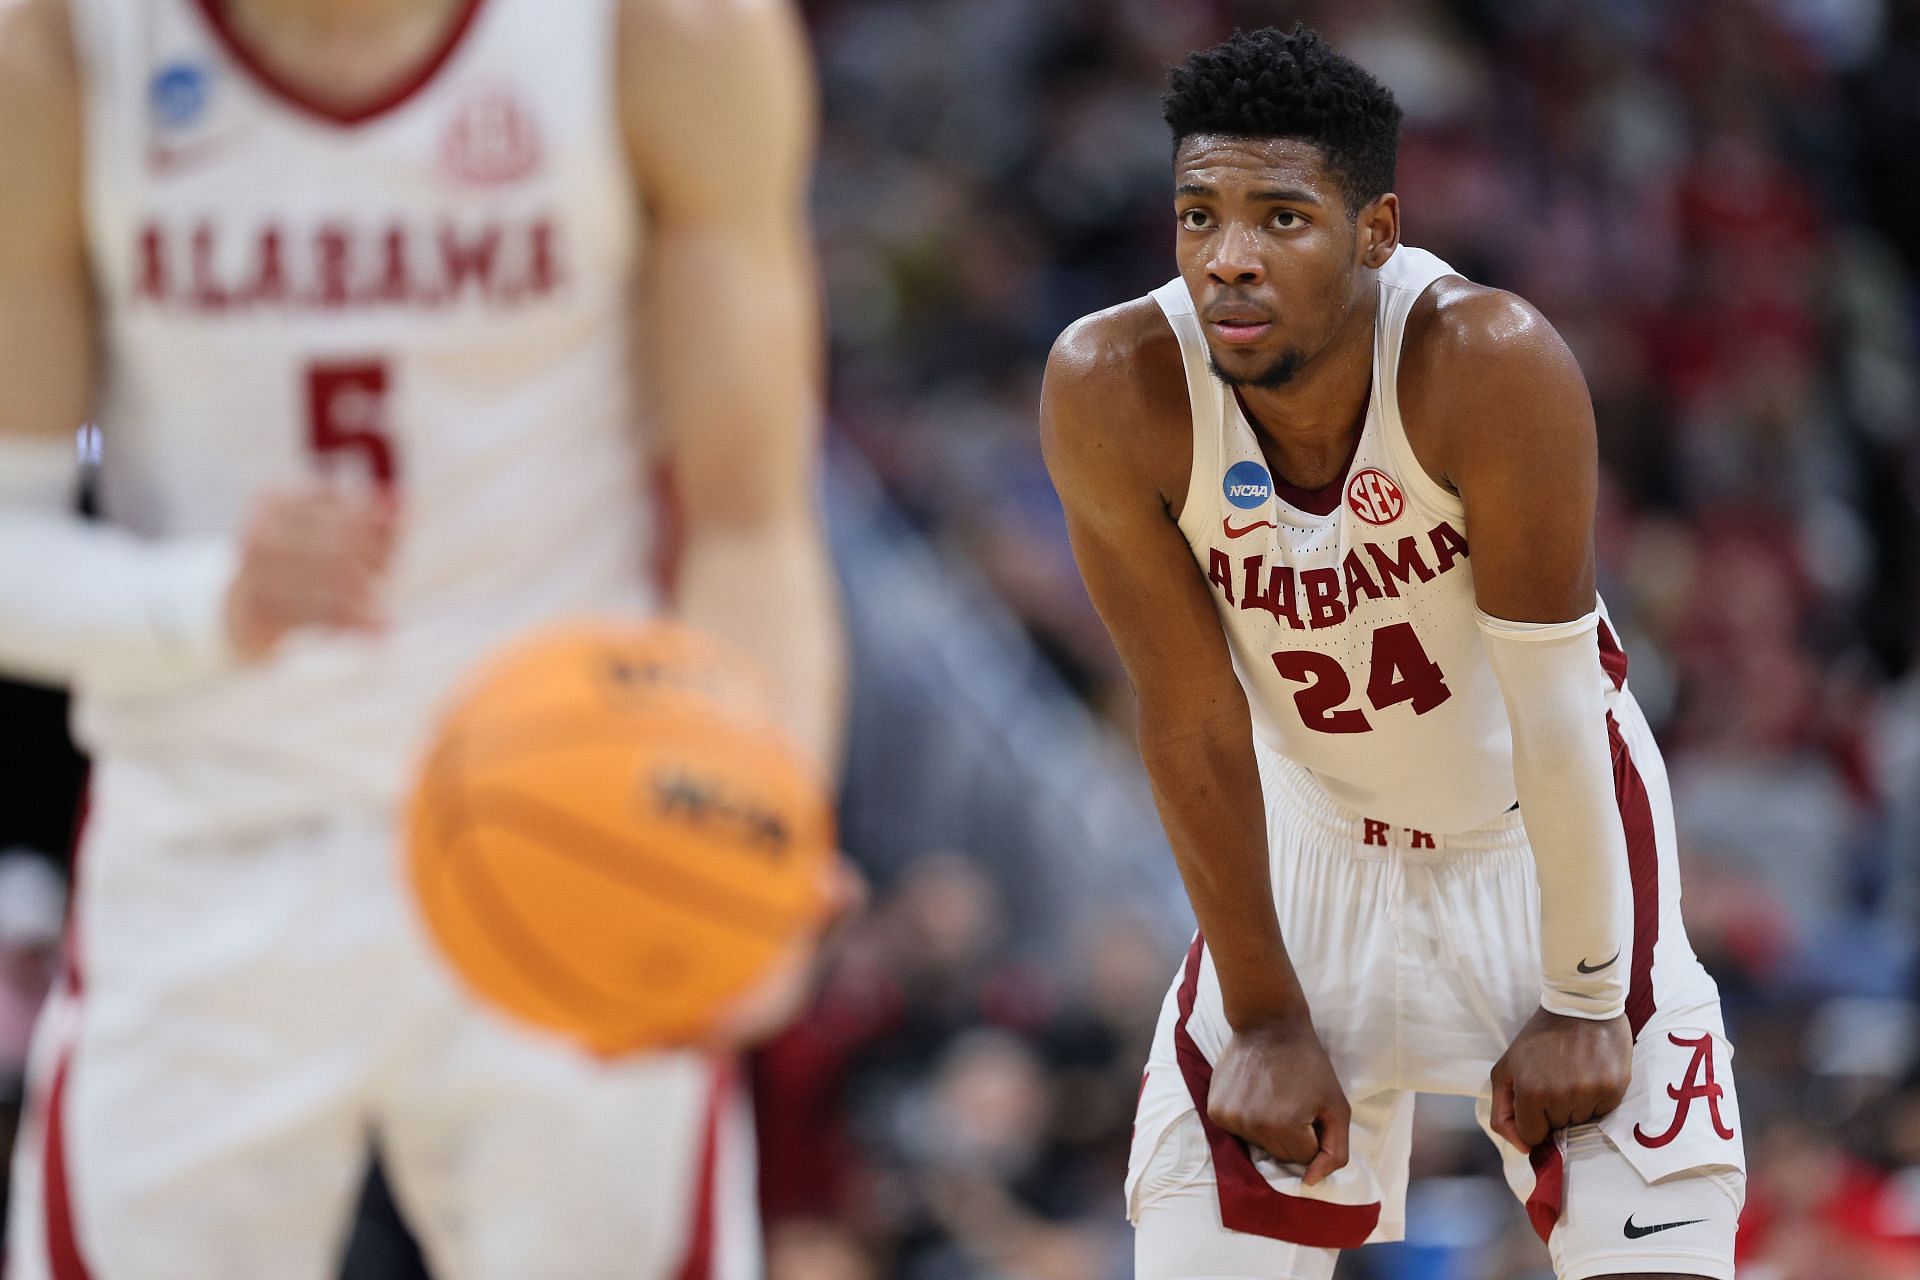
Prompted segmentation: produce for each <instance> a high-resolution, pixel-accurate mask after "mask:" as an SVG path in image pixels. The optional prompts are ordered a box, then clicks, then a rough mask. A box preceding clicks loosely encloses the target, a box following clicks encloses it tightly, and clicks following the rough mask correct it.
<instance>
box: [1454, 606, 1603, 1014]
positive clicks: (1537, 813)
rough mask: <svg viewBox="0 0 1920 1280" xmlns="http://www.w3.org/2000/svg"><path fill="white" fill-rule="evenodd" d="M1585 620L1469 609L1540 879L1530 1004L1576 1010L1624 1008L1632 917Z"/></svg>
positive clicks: (1596, 659) (1592, 627)
mask: <svg viewBox="0 0 1920 1280" xmlns="http://www.w3.org/2000/svg"><path fill="white" fill-rule="evenodd" d="M1597 623H1598V614H1588V615H1587V616H1586V617H1584V618H1580V619H1577V620H1575V621H1572V622H1566V623H1557V624H1550V625H1542V624H1530V623H1510V622H1503V621H1501V620H1499V619H1495V618H1490V617H1488V616H1487V615H1485V614H1482V615H1481V630H1482V633H1483V635H1484V636H1485V640H1486V649H1487V657H1488V660H1489V661H1490V662H1491V663H1492V666H1493V671H1494V675H1495V677H1496V678H1497V679H1498V680H1499V682H1500V690H1501V694H1502V696H1503V698H1504V700H1505V702H1506V707H1507V718H1508V720H1509V721H1510V722H1511V724H1512V728H1513V774H1514V787H1515V790H1516V792H1517V793H1518V796H1519V800H1520V815H1521V819H1522V821H1523V822H1524V823H1525V824H1526V829H1527V838H1528V842H1529V843H1530V844H1531V845H1532V846H1533V854H1534V862H1535V866H1536V869H1537V875H1538V878H1539V883H1540V961H1541V1005H1542V1007H1544V1008H1546V1009H1547V1010H1548V1011H1549V1012H1552V1013H1560V1014H1567V1015H1570V1016H1574V1017H1581V1018H1613V1017H1618V1016H1619V1015H1620V1013H1621V1012H1622V1010H1623V1009H1624V1008H1625V1005H1626V994H1627V983H1628V969H1629V968H1630V967H1631V959H1630V957H1629V955H1628V952H1629V949H1630V947H1629V944H1630V942H1631V934H1632V929H1633V904H1632V885H1631V882H1630V879H1629V876H1628V871H1627V856H1626V836H1625V832H1624V830H1623V828H1622V826H1621V822H1620V813H1619V807H1618V804H1617V802H1616V800H1615V798H1614V790H1613V759H1612V751H1611V747H1610V745H1609V740H1608V733H1607V721H1606V703H1605V697H1604V689H1603V687H1602V685H1603V681H1604V680H1605V676H1604V674H1603V671H1602V668H1601V666H1600V654H1599V648H1598V644H1597V639H1596V629H1597Z"/></svg>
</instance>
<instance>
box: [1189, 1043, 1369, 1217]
mask: <svg viewBox="0 0 1920 1280" xmlns="http://www.w3.org/2000/svg"><path fill="white" fill-rule="evenodd" d="M1207 1114H1208V1115H1209V1116H1211V1117H1212V1119H1213V1122H1214V1123H1215V1124H1217V1125H1219V1126H1220V1127H1221V1128H1222V1129H1225V1130H1226V1131H1227V1132H1228V1133H1231V1134H1234V1135H1236V1136H1238V1137H1241V1138H1244V1139H1246V1141H1248V1142H1249V1143H1251V1144H1253V1145H1254V1146H1256V1147H1259V1148H1260V1149H1261V1150H1263V1151H1265V1152H1266V1153H1267V1154H1269V1155H1271V1156H1274V1157H1275V1158H1277V1159H1280V1160H1284V1161H1286V1162H1287V1163H1289V1164H1303V1165H1305V1166H1307V1172H1306V1177H1305V1179H1304V1181H1305V1182H1306V1184H1307V1185H1308V1186H1313V1185H1314V1184H1315V1183H1317V1182H1319V1181H1320V1180H1321V1179H1323V1178H1325V1177H1327V1176H1328V1175H1329V1174H1331V1173H1333V1172H1334V1171H1335V1170H1336V1169H1339V1168H1342V1167H1344V1166H1345V1165H1346V1163H1347V1126H1348V1124H1349V1122H1350V1121H1351V1120H1352V1119H1353V1110H1352V1108H1351V1107H1350V1106H1348V1105H1347V1095H1346V1092H1345V1091H1344V1090H1343V1089H1341V1087H1340V1081H1339V1078H1338V1077H1336V1076H1335V1075H1334V1073H1333V1063H1332V1062H1331V1061H1330V1060H1329V1059H1328V1057H1327V1051H1326V1049H1325V1048H1323V1047H1322V1046H1321V1044H1320V1037H1319V1036H1317V1035H1315V1034H1314V1030H1313V1023H1312V1022H1311V1021H1310V1020H1309V1019H1308V1018H1306V1017H1304V1016H1303V1017H1299V1018H1289V1019H1283V1020H1277V1021H1274V1022H1265V1023H1261V1024H1260V1025H1258V1026H1256V1027H1253V1028H1250V1029H1248V1030H1246V1031H1236V1032H1234V1033H1233V1038H1232V1039H1231V1040H1229V1041H1227V1047H1226V1050H1225V1051H1224V1052H1223V1053H1221V1055H1220V1060H1219V1061H1218V1062H1216V1063H1214V1064H1213V1085H1212V1088H1211V1089H1210V1090H1209V1091H1208V1093H1207Z"/></svg>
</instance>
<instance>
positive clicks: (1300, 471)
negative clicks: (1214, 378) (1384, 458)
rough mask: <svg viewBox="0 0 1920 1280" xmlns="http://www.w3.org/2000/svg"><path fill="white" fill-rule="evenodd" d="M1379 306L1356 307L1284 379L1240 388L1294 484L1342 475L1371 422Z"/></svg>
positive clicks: (1272, 456)
mask: <svg viewBox="0 0 1920 1280" xmlns="http://www.w3.org/2000/svg"><path fill="white" fill-rule="evenodd" d="M1376 310H1377V308H1376V307H1374V306H1370V305H1369V306H1357V307H1355V308H1354V309H1353V311H1352V312H1351V313H1350V314H1349V315H1348V316H1347V318H1346V320H1345V321H1344V322H1343V323H1342V324H1341V326H1340V329H1339V330H1338V332H1336V333H1335V335H1334V337H1333V339H1332V340H1331V341H1330V342H1328V343H1327V345H1326V346H1325V347H1323V348H1322V349H1321V350H1319V351H1318V352H1316V353H1315V354H1314V356H1313V358H1312V359H1311V360H1309V361H1307V363H1306V364H1304V365H1302V366H1301V368H1300V371H1299V372H1298V373H1296V374H1295V375H1294V376H1293V378H1292V379H1290V380H1289V381H1288V382H1287V383H1286V384H1285V385H1283V386H1278V387H1240V388H1237V389H1236V390H1237V393H1238V395H1239V397H1240V406H1241V408H1242V410H1244V411H1245V413H1246V416H1247V420H1248V422H1249V423H1250V424H1251V425H1252V427H1253V429H1254V434H1255V435H1257V436H1259V437H1260V442H1261V445H1262V448H1263V450H1264V451H1265V452H1266V454H1267V457H1268V460H1269V461H1270V462H1272V463H1273V464H1274V465H1275V467H1276V469H1277V470H1279V471H1280V473H1281V474H1282V476H1283V477H1284V478H1285V479H1286V480H1287V481H1288V482H1289V483H1292V484H1295V485H1299V486H1300V487H1302V488H1307V489H1315V488H1319V487H1321V486H1322V485H1325V484H1330V483H1332V482H1333V481H1334V480H1337V479H1338V478H1339V475H1338V472H1339V470H1340V468H1341V467H1343V466H1344V465H1345V464H1346V460H1347V459H1348V458H1349V457H1351V456H1352V453H1353V443H1354V441H1355V439H1356V438H1358V436H1359V434H1360V432H1361V430H1362V429H1363V428H1364V427H1365V426H1366V421H1367V404H1368V401H1369V400H1370V399H1371V398H1372V396H1373V327H1374V312H1375V311H1376Z"/></svg>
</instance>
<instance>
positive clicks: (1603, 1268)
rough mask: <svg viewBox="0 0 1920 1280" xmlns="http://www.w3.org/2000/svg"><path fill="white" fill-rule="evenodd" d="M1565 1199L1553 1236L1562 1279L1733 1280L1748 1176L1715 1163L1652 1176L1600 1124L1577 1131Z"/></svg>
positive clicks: (1570, 1142) (1568, 1145) (1568, 1146)
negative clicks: (1689, 1279) (1694, 1279)
mask: <svg viewBox="0 0 1920 1280" xmlns="http://www.w3.org/2000/svg"><path fill="white" fill-rule="evenodd" d="M1564 1148H1565V1153H1566V1200H1565V1204H1564V1206H1563V1208H1562V1210H1561V1214H1560V1218H1559V1221H1558V1222H1556V1223H1555V1224H1554V1226H1553V1230H1552V1233H1551V1234H1550V1235H1549V1236H1548V1238H1547V1249H1548V1251H1549V1252H1550V1253H1551V1254H1552V1255H1553V1264H1554V1270H1555V1274H1556V1275H1558V1276H1560V1277H1561V1278H1562V1280H1599V1278H1600V1277H1605V1276H1619V1275H1632V1276H1639V1275H1658V1276H1667V1275H1674V1276H1702V1277H1706V1278H1707V1280H1733V1274H1734V1271H1733V1245H1734V1234H1735V1232H1736V1231H1737V1230H1738V1228H1739V1220H1740V1208H1741V1205H1742V1204H1743V1202H1744V1200H1745V1182H1746V1179H1745V1175H1743V1174H1742V1173H1741V1172H1740V1171H1739V1170H1738V1169H1736V1168H1732V1167H1730V1166H1724V1165H1723V1166H1709V1167H1704V1168H1700V1169H1694V1170H1690V1171H1687V1172H1684V1173H1677V1174H1674V1175H1672V1176H1671V1177H1667V1178H1663V1179H1661V1180H1660V1181H1658V1182H1649V1181H1647V1179H1646V1177H1645V1176H1644V1175H1643V1174H1642V1173H1641V1172H1640V1170H1638V1169H1636V1168H1635V1167H1634V1166H1633V1165H1632V1164H1631V1163H1630V1162H1629V1161H1628V1160H1627V1159H1626V1157H1624V1156H1623V1155H1621V1154H1620V1151H1619V1149H1618V1148H1616V1147H1615V1146H1614V1145H1613V1144H1612V1142H1611V1141H1609V1140H1608V1139H1607V1138H1606V1137H1605V1136H1604V1135H1603V1134H1601V1132H1600V1131H1599V1129H1598V1127H1597V1126H1593V1125H1582V1126H1579V1127H1578V1128H1575V1129H1573V1130H1570V1131H1569V1133H1568V1135H1567V1139H1566V1141H1565V1143H1564Z"/></svg>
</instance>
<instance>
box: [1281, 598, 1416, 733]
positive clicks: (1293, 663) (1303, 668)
mask: <svg viewBox="0 0 1920 1280" xmlns="http://www.w3.org/2000/svg"><path fill="white" fill-rule="evenodd" d="M1367 665H1368V673H1367V701H1368V702H1370V703H1372V704H1373V709H1374V710H1375V711H1385V710H1386V709H1387V708H1388V707H1391V706H1395V705H1397V704H1399V703H1402V702H1410V703H1412V704H1413V713H1414V714H1415V715H1417V716H1423V715H1425V714H1427V712H1429V711H1431V710H1433V709H1434V708H1435V707H1437V706H1439V705H1440V704H1441V703H1443V702H1445V701H1446V700H1447V699H1448V698H1451V697H1452V696H1453V690H1451V689H1449V688H1447V678H1446V675H1445V673H1443V672H1442V671H1441V670H1440V665H1439V664H1438V663H1436V662H1435V661H1434V660H1433V659H1432V658H1429V657H1428V656H1427V651H1426V650H1425V649H1423V648H1421V647H1420V637H1419V636H1417V635H1415V634H1414V632H1413V627H1412V625H1411V624H1409V623H1405V622H1396V623H1394V624H1393V625H1392V626H1386V627H1381V628H1380V629H1379V630H1377V631H1375V632H1374V633H1373V654H1372V657H1371V658H1370V659H1369V661H1368V664H1367ZM1273 668H1274V670H1276V671H1278V672H1279V673H1280V674H1281V675H1282V676H1283V677H1285V678H1286V679H1288V680H1292V681H1295V682H1297V683H1299V684H1303V685H1305V686H1306V688H1304V689H1302V690H1300V691H1299V692H1298V693H1296V694H1294V695H1293V703H1294V705H1295V706H1296V707H1298V708H1299V709H1300V719H1301V721H1302V722H1303V723H1305V724H1306V726H1307V728H1309V729H1317V730H1318V731H1320V732H1321V733H1365V732H1367V730H1369V729H1371V728H1373V724H1372V723H1371V722H1370V721H1369V720H1368V719H1367V713H1366V712H1365V711H1362V710H1361V709H1360V708H1359V707H1349V706H1346V705H1344V704H1345V703H1346V701H1347V700H1348V699H1349V698H1351V697H1352V696H1353V682H1352V681H1351V680H1349V679H1347V669H1346V668H1345V667H1343V666H1341V665H1340V663H1339V661H1338V660H1337V659H1335V658H1333V657H1331V656H1329V655H1328V654H1324V653H1320V652H1317V651H1315V650H1311V649H1288V650H1284V651H1282V652H1280V653H1276V654H1274V655H1273Z"/></svg>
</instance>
